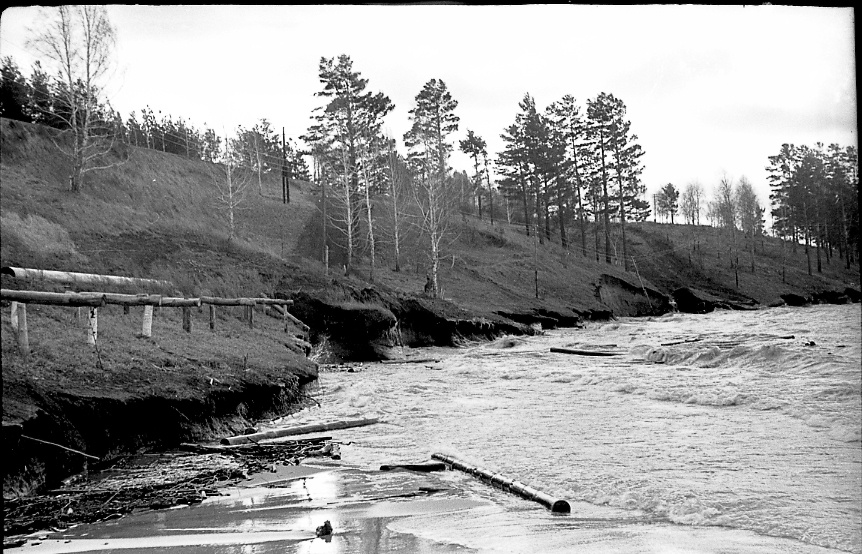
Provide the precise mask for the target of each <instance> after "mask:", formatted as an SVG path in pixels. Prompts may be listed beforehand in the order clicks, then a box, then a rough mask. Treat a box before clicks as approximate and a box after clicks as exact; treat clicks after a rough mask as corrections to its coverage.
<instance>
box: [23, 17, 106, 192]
mask: <svg viewBox="0 0 862 554" xmlns="http://www.w3.org/2000/svg"><path fill="white" fill-rule="evenodd" d="M115 42H116V37H115V33H114V27H113V26H112V25H111V22H110V20H109V19H108V12H107V10H106V8H105V6H93V5H84V6H59V7H57V8H53V9H52V10H51V11H50V12H48V15H46V17H45V19H44V21H43V23H42V25H41V28H40V29H39V30H38V31H35V32H34V33H33V34H32V36H31V37H30V39H29V40H28V42H27V44H28V46H30V47H32V48H33V49H34V50H35V51H36V52H38V53H39V54H40V55H41V56H42V57H43V60H47V61H48V62H49V64H51V65H53V66H54V69H56V71H57V72H58V74H59V77H60V82H59V85H60V86H58V87H56V89H57V90H56V91H55V98H54V104H55V105H54V108H55V110H54V111H55V113H54V115H55V116H56V117H61V118H62V120H63V122H64V124H65V125H66V126H68V133H69V134H70V135H71V138H72V140H71V142H72V146H71V149H70V148H68V147H65V146H61V145H60V144H59V143H55V144H56V145H57V147H58V148H59V149H60V150H61V151H62V152H63V153H64V154H65V155H66V156H68V157H70V158H71V160H72V174H71V176H70V184H71V188H72V191H73V192H79V191H80V190H81V187H82V185H83V178H84V175H85V174H86V173H88V172H90V171H94V170H97V169H104V168H107V167H111V166H112V165H116V164H115V163H105V162H104V161H101V158H102V157H103V156H104V155H105V154H106V153H107V152H108V151H109V150H110V149H111V148H112V146H113V141H112V140H107V139H103V138H102V137H99V136H97V135H96V134H95V133H94V131H95V125H97V120H98V118H97V117H96V116H97V111H98V108H99V95H100V94H101V93H102V91H103V86H104V82H105V80H106V78H107V77H108V73H109V72H110V70H111V68H112V57H113V54H114V47H115ZM58 108H60V109H58ZM61 114H62V115H61Z"/></svg>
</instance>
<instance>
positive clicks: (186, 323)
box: [183, 306, 192, 333]
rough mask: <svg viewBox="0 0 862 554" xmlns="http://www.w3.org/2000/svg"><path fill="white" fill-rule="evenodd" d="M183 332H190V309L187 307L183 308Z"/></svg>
mask: <svg viewBox="0 0 862 554" xmlns="http://www.w3.org/2000/svg"><path fill="white" fill-rule="evenodd" d="M183 331H185V332H186V333H191V332H192V309H191V308H189V307H187V306H183Z"/></svg>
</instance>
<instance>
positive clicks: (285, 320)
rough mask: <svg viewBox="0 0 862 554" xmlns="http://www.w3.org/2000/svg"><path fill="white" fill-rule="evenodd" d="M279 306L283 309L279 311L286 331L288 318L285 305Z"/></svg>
mask: <svg viewBox="0 0 862 554" xmlns="http://www.w3.org/2000/svg"><path fill="white" fill-rule="evenodd" d="M281 307H282V308H283V309H284V311H283V312H281V313H282V316H283V319H284V332H285V333H287V325H288V324H287V321H288V319H287V306H281Z"/></svg>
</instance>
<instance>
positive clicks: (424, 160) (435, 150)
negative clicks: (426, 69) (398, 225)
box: [404, 79, 459, 298]
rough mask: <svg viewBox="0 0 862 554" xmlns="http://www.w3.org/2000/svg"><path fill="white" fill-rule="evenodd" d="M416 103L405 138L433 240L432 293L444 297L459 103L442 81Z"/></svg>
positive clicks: (435, 82)
mask: <svg viewBox="0 0 862 554" xmlns="http://www.w3.org/2000/svg"><path fill="white" fill-rule="evenodd" d="M415 101H416V105H415V106H414V107H413V109H411V110H410V112H409V113H410V121H411V122H412V127H411V128H410V130H409V131H408V132H407V133H406V134H405V135H404V143H405V144H406V145H407V148H408V150H409V152H410V154H409V157H408V160H409V161H410V163H411V167H412V169H413V172H414V175H415V177H416V184H417V186H416V188H415V189H414V190H415V191H416V195H415V196H416V203H417V205H418V206H419V211H420V212H421V224H422V229H423V231H425V232H426V233H427V234H428V239H429V247H430V248H429V258H430V261H431V271H430V273H429V275H428V277H429V280H430V290H429V294H430V295H431V297H432V298H440V296H441V289H440V282H439V271H438V270H439V267H440V249H441V246H442V243H443V239H444V237H445V236H446V234H447V231H448V227H449V223H450V217H449V216H450V212H451V199H452V195H451V194H450V191H448V190H447V185H448V182H449V179H448V173H449V167H448V159H449V155H450V153H451V152H452V145H451V144H450V143H449V142H448V137H449V135H451V134H452V133H454V132H455V131H457V130H458V120H459V118H458V116H456V115H455V113H454V111H455V108H456V107H457V106H458V102H457V101H456V100H455V99H453V98H452V95H451V94H450V93H449V90H448V89H447V88H446V84H445V83H444V82H443V81H442V80H439V79H431V80H430V81H428V82H427V83H425V85H424V86H423V87H422V90H421V91H420V92H419V94H417V95H416V100H415Z"/></svg>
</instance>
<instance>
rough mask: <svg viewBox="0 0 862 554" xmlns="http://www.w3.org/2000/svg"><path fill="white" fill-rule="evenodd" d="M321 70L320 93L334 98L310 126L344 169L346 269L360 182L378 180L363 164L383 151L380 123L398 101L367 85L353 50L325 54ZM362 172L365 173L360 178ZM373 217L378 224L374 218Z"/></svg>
mask: <svg viewBox="0 0 862 554" xmlns="http://www.w3.org/2000/svg"><path fill="white" fill-rule="evenodd" d="M318 76H319V79H320V82H321V84H322V85H323V90H321V91H320V92H318V93H317V96H320V97H323V98H327V99H329V100H328V102H327V104H326V105H325V106H323V107H321V108H318V109H317V110H315V111H316V114H315V115H314V116H313V117H314V120H315V122H316V124H315V125H314V126H312V128H311V129H309V132H308V134H307V138H306V142H309V143H310V144H316V145H318V146H321V145H322V146H325V148H323V149H320V148H319V149H318V150H319V151H320V152H321V155H322V156H323V160H322V161H323V164H324V165H325V166H326V167H327V168H329V170H330V171H331V170H333V169H334V168H338V171H339V172H340V173H341V177H340V178H339V179H338V180H337V181H336V182H337V183H338V184H339V186H340V187H342V188H343V190H342V191H341V192H340V193H339V194H338V195H337V196H336V198H341V199H342V202H341V204H342V205H341V210H340V211H341V212H342V216H341V217H339V218H338V220H339V223H340V227H339V228H340V229H341V230H342V232H343V233H344V235H345V238H346V249H345V250H346V255H347V259H346V264H345V272H347V273H349V272H350V271H351V268H352V264H353V257H354V250H355V246H356V241H357V239H358V235H357V233H358V215H357V214H358V211H359V205H360V203H361V200H362V198H361V196H362V192H363V190H360V188H361V187H370V186H372V183H371V182H369V181H368V179H369V178H370V176H371V173H369V172H368V171H363V170H362V168H363V167H365V168H366V169H367V168H368V167H369V166H370V165H371V164H372V163H373V159H374V158H376V157H378V156H380V155H381V153H380V152H379V151H377V148H379V145H380V144H382V142H381V141H379V136H380V129H381V127H382V125H383V118H384V117H385V116H386V115H387V114H388V113H389V112H391V111H392V109H393V108H394V105H393V104H392V102H391V101H390V100H389V98H388V97H387V96H386V95H384V94H383V93H382V92H378V93H376V94H375V93H372V92H370V91H367V90H366V87H367V85H368V80H367V79H365V78H363V77H362V76H361V75H360V73H359V72H358V71H354V69H353V61H352V60H351V59H350V57H349V56H347V55H343V54H342V55H341V56H339V57H338V59H337V60H336V59H335V58H331V59H326V58H321V59H320V65H319V72H318ZM374 145H378V146H377V147H374ZM363 164H364V165H363ZM362 177H364V178H365V179H364V180H363V182H362V183H360V180H361V178H362ZM369 194H370V192H369ZM366 200H367V202H366V203H368V202H370V197H369V196H366ZM366 208H368V207H367V206H366ZM368 223H369V225H372V220H371V219H370V218H369V219H368Z"/></svg>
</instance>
